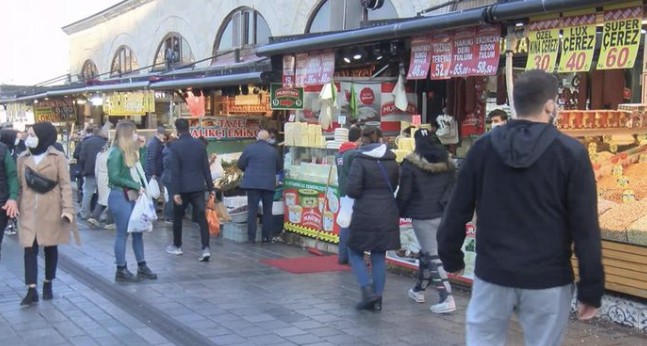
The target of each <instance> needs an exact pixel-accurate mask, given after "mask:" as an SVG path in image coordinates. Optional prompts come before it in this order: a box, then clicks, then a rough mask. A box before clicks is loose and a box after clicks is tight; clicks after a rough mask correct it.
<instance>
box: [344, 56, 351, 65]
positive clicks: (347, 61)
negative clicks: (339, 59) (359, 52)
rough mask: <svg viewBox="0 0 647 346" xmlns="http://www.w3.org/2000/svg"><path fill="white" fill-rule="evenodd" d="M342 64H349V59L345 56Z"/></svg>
mask: <svg viewBox="0 0 647 346" xmlns="http://www.w3.org/2000/svg"><path fill="white" fill-rule="evenodd" d="M344 62H345V63H347V64H350V58H349V57H347V56H345V57H344Z"/></svg>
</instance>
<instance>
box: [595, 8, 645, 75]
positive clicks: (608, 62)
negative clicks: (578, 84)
mask: <svg viewBox="0 0 647 346" xmlns="http://www.w3.org/2000/svg"><path fill="white" fill-rule="evenodd" d="M642 17H643V5H642V1H634V2H628V3H623V4H619V5H610V6H605V7H604V32H603V33H602V48H600V57H599V58H598V70H612V69H624V68H632V67H634V64H635V63H636V55H637V54H638V47H639V46H640V30H641V25H642V24H641V23H642Z"/></svg>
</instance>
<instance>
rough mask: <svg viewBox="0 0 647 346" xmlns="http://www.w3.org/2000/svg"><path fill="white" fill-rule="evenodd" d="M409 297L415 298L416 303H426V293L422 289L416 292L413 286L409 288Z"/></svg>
mask: <svg viewBox="0 0 647 346" xmlns="http://www.w3.org/2000/svg"><path fill="white" fill-rule="evenodd" d="M409 298H411V299H413V300H415V301H416V303H424V302H425V293H424V292H422V291H420V292H416V291H414V290H413V288H411V289H409Z"/></svg>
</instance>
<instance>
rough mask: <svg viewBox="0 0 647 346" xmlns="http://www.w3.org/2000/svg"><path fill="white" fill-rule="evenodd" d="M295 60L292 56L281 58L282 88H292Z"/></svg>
mask: <svg viewBox="0 0 647 346" xmlns="http://www.w3.org/2000/svg"><path fill="white" fill-rule="evenodd" d="M295 67H296V58H295V56H294V55H285V56H283V86H286V87H292V86H294V83H295V81H294V77H295V71H294V68H295Z"/></svg>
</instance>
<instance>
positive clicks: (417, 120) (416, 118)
mask: <svg viewBox="0 0 647 346" xmlns="http://www.w3.org/2000/svg"><path fill="white" fill-rule="evenodd" d="M420 123H421V121H420V114H415V115H412V116H411V125H413V126H420Z"/></svg>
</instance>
